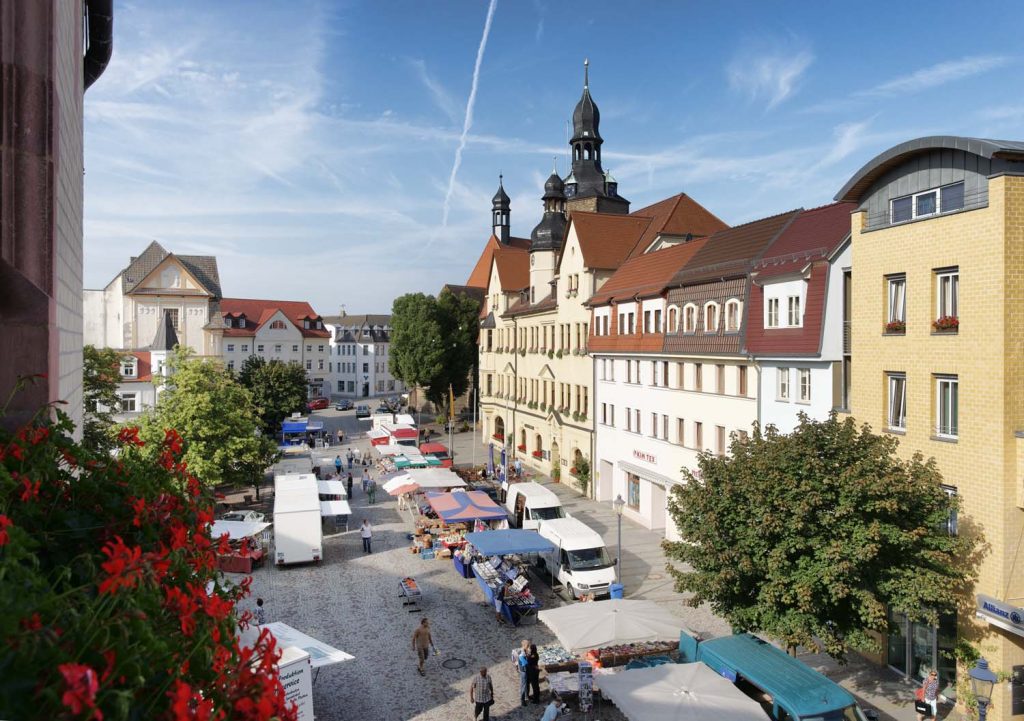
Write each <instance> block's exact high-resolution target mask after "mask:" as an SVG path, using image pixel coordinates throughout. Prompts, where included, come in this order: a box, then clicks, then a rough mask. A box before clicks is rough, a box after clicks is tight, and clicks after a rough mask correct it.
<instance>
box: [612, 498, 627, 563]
mask: <svg viewBox="0 0 1024 721" xmlns="http://www.w3.org/2000/svg"><path fill="white" fill-rule="evenodd" d="M625 507H626V502H625V501H624V500H622V494H621V493H620V494H619V495H617V496H615V500H614V501H612V508H614V509H615V515H616V516H618V517H619V553H618V556H616V557H615V580H617V581H618V582H619V583H622V509H623V508H625Z"/></svg>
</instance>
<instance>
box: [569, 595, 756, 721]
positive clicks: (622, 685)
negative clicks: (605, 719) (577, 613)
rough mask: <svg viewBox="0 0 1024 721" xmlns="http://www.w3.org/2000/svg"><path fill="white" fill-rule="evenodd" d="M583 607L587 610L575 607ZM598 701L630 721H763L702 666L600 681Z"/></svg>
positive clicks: (626, 674)
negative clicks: (606, 701) (616, 710)
mask: <svg viewBox="0 0 1024 721" xmlns="http://www.w3.org/2000/svg"><path fill="white" fill-rule="evenodd" d="M580 605H588V604H580ZM597 683H598V685H599V687H600V690H601V695H602V696H603V697H604V698H605V699H608V700H610V701H611V702H612V703H614V704H615V705H616V706H618V707H619V710H620V711H622V713H623V714H624V715H625V716H626V718H628V719H630V721H716V720H717V719H728V720H729V721H765V718H766V716H765V713H764V711H763V710H762V709H761V706H760V705H759V704H758V703H757V702H756V701H754V700H753V699H751V698H749V697H748V696H747V695H746V694H744V693H743V692H742V691H740V690H739V689H738V688H736V687H735V686H734V685H733V684H732V683H731V682H730V681H729V680H728V679H726V678H723V677H722V676H719V675H718V674H717V673H715V672H714V671H713V670H711V668H709V667H708V666H706V665H704V664H703V663H667V664H663V665H661V666H654V667H653V668H637V669H630V670H628V671H622V672H620V673H616V674H608V675H601V676H600V677H599V679H598V681H597Z"/></svg>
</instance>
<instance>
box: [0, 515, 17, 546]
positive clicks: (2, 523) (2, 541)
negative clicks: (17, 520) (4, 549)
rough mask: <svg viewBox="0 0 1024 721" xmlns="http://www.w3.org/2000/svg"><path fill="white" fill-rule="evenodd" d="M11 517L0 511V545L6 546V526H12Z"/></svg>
mask: <svg viewBox="0 0 1024 721" xmlns="http://www.w3.org/2000/svg"><path fill="white" fill-rule="evenodd" d="M13 525H14V524H13V523H11V519H10V518H8V517H7V516H5V515H4V514H2V513H0V546H6V545H7V541H8V536H7V528H8V527H9V526H13Z"/></svg>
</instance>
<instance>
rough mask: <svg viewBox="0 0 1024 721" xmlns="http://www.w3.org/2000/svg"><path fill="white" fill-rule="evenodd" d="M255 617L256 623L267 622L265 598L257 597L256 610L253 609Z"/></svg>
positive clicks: (262, 623)
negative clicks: (264, 606) (264, 605)
mask: <svg viewBox="0 0 1024 721" xmlns="http://www.w3.org/2000/svg"><path fill="white" fill-rule="evenodd" d="M252 615H253V618H255V619H256V625H257V626H262V625H264V624H265V623H266V622H267V612H266V611H265V610H264V608H263V599H262V598H257V599H256V610H255V611H253V614H252Z"/></svg>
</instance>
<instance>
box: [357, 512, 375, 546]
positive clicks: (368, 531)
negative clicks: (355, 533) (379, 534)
mask: <svg viewBox="0 0 1024 721" xmlns="http://www.w3.org/2000/svg"><path fill="white" fill-rule="evenodd" d="M359 537H360V538H362V539H363V553H373V551H372V550H371V549H370V541H371V540H372V539H373V529H372V528H370V522H369V521H368V520H366V519H365V518H364V519H363V525H362V526H360V527H359Z"/></svg>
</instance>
